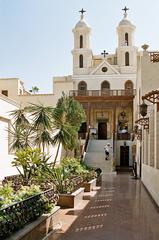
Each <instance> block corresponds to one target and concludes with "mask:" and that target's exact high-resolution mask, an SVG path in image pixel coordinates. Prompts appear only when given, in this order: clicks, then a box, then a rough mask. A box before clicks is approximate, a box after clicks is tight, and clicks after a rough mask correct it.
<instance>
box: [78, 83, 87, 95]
mask: <svg viewBox="0 0 159 240" xmlns="http://www.w3.org/2000/svg"><path fill="white" fill-rule="evenodd" d="M86 93H87V83H86V82H84V81H82V82H80V83H79V84H78V95H80V96H82V95H84V96H85V95H86Z"/></svg>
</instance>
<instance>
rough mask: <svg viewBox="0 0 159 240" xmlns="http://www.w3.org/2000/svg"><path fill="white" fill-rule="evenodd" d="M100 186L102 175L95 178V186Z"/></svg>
mask: <svg viewBox="0 0 159 240" xmlns="http://www.w3.org/2000/svg"><path fill="white" fill-rule="evenodd" d="M101 185H102V174H100V175H99V176H98V177H97V186H101Z"/></svg>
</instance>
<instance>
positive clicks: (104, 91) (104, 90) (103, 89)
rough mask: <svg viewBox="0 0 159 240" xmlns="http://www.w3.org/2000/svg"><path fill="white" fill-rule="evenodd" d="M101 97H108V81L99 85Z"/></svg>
mask: <svg viewBox="0 0 159 240" xmlns="http://www.w3.org/2000/svg"><path fill="white" fill-rule="evenodd" d="M101 95H110V83H109V82H108V81H103V82H102V83H101Z"/></svg>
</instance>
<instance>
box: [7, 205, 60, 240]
mask: <svg viewBox="0 0 159 240" xmlns="http://www.w3.org/2000/svg"><path fill="white" fill-rule="evenodd" d="M59 210H60V207H58V206H55V207H54V209H53V210H52V212H51V213H49V214H43V215H42V216H41V217H39V218H38V219H37V220H36V221H34V222H32V223H30V224H27V225H26V226H25V227H24V228H23V229H22V230H19V231H18V232H16V233H15V234H13V235H12V236H11V237H10V238H7V240H36V239H38V240H42V239H44V238H45V237H46V236H47V235H48V234H49V233H50V232H51V231H53V230H54V229H55V228H56V227H57V225H58V223H59Z"/></svg>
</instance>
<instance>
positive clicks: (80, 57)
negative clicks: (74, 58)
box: [79, 54, 83, 68]
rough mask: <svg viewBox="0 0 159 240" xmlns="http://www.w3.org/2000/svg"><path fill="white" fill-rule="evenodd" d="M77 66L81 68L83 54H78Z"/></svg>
mask: <svg viewBox="0 0 159 240" xmlns="http://www.w3.org/2000/svg"><path fill="white" fill-rule="evenodd" d="M79 67H80V68H83V55H82V54H81V55H79Z"/></svg>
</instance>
